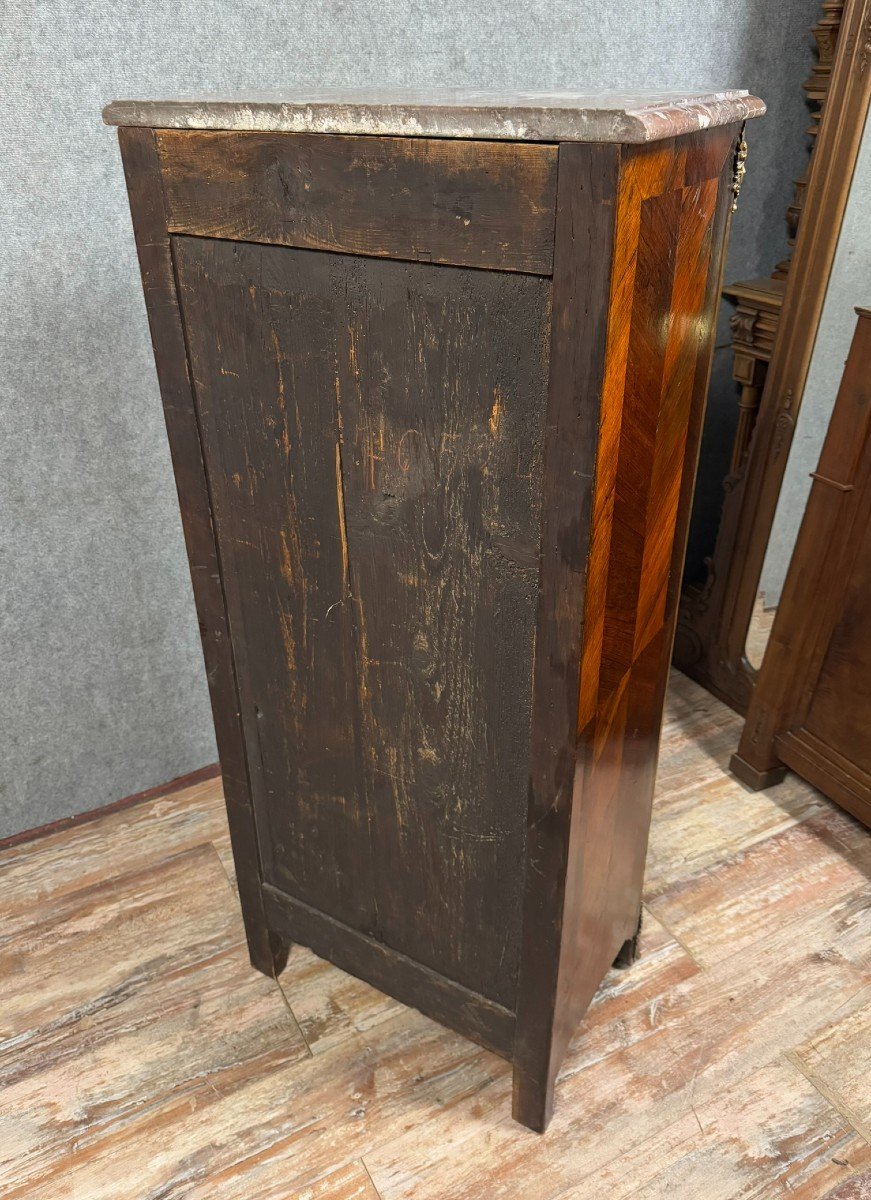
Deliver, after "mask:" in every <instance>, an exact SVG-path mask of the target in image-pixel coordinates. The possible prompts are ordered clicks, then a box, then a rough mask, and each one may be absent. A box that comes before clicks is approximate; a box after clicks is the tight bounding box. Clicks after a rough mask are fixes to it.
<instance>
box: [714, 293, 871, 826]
mask: <svg viewBox="0 0 871 1200" xmlns="http://www.w3.org/2000/svg"><path fill="white" fill-rule="evenodd" d="M857 311H858V312H859V321H858V324H857V326H856V333H855V335H854V337H853V344H852V347H851V350H850V355H849V358H848V359H847V366H846V369H845V371H844V377H843V380H842V383H841V387H840V390H839V392H838V398H837V401H836V403H835V408H834V411H833V413H832V419H831V422H830V424H829V430H828V433H827V435H826V440H825V443H824V445H823V449H822V453H821V455H820V461H819V465H818V467H817V469H816V471H815V472H814V476H813V480H814V482H813V487H812V489H811V494H810V497H809V499H808V504H807V509H806V510H805V515H804V520H803V521H802V525H801V529H800V531H799V535H798V539H797V541H796V544H795V550H794V552H793V556H792V561H791V562H790V566H789V572H788V574H787V577H786V584H785V586H784V590H783V596H782V598H781V602H780V605H779V607H778V610H777V614H776V616H775V618H774V624H773V626H772V629H771V635H770V637H769V641H768V646H767V649H766V651H765V658H764V660H763V663H762V667H761V669H760V671H759V677H758V679H757V682H756V687H755V689H754V692H753V699H752V700H751V702H750V709H749V711H748V714H747V722H746V724H745V726H744V732H743V734H742V737H741V744H740V746H739V748H738V752H737V754H735V755H733V757H732V763H731V767H732V770H733V771H734V773H735V774H736V775H737V776H738V778H739V779H741V780H742V781H743V782H744V783H746V784H748V785H749V786H751V787H753V788H754V789H758V788H762V787H767V786H768V785H769V784H772V783H777V782H779V781H780V780H781V779H782V778H783V775H784V773H785V771H786V768H787V767H792V769H793V770H794V771H796V772H797V773H798V774H799V775H803V776H804V778H805V779H808V780H810V782H811V783H812V784H814V786H815V787H818V788H819V789H820V790H821V791H823V792H825V793H826V795H828V796H831V798H832V799H833V800H836V801H837V802H838V803H839V804H841V805H842V806H843V807H844V808H846V809H847V810H848V811H849V812H851V813H853V814H854V816H857V817H859V819H860V820H862V821H864V822H865V824H866V825H869V826H871V604H869V596H871V309H859V310H857Z"/></svg>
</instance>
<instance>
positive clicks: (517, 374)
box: [174, 238, 550, 1009]
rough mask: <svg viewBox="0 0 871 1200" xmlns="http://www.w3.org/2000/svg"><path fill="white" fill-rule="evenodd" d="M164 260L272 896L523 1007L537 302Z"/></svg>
mask: <svg viewBox="0 0 871 1200" xmlns="http://www.w3.org/2000/svg"><path fill="white" fill-rule="evenodd" d="M174 246H175V253H176V259H177V263H178V274H179V283H180V289H181V299H182V307H183V311H184V314H185V319H186V322H187V325H188V329H189V344H190V354H191V363H192V367H193V372H194V377H195V380H196V391H197V401H198V406H199V410H200V415H201V426H202V434H203V444H204V447H205V451H206V460H207V462H208V464H209V475H210V480H211V486H212V498H213V504H214V510H215V522H216V528H217V536H218V543H219V547H220V551H221V557H222V561H223V562H224V564H225V571H226V576H227V580H228V582H227V593H228V605H229V615H230V627H231V633H232V636H233V641H234V645H235V646H236V647H237V659H238V672H239V689H240V697H241V704H242V717H243V722H244V723H245V725H246V733H247V737H248V739H249V744H250V745H252V746H255V747H256V754H255V755H254V756H253V760H254V761H253V763H252V787H253V792H254V801H255V806H256V809H257V814H258V825H259V828H260V831H261V838H260V840H261V846H262V854H263V866H264V872H265V878H266V880H267V881H269V882H271V883H273V884H274V885H276V886H277V887H280V888H282V889H283V890H284V891H285V892H287V893H288V894H289V895H290V896H292V897H294V898H296V899H297V900H301V901H303V902H304V903H305V904H307V905H310V906H312V907H315V908H318V909H320V910H321V911H323V912H326V913H329V914H330V915H331V916H333V917H335V918H336V919H337V920H339V921H342V922H343V923H344V924H346V925H349V926H351V927H352V928H354V929H357V930H359V931H361V932H363V933H368V934H373V935H375V936H377V937H378V938H380V939H383V940H384V941H385V942H386V943H387V945H389V946H390V947H392V948H393V949H394V950H396V951H399V952H400V953H403V954H408V955H412V956H413V957H414V958H416V959H417V960H418V961H419V962H421V963H422V964H424V965H426V966H428V967H431V968H433V969H435V970H438V971H440V972H441V973H442V974H444V975H445V976H447V977H448V978H450V979H455V980H457V981H458V982H460V983H462V984H463V985H465V986H466V987H468V988H471V989H472V990H474V991H480V992H482V993H483V994H485V995H488V996H490V998H491V999H493V1000H495V1001H497V1002H499V1003H502V1004H508V1005H510V1006H511V1007H512V1009H513V1006H514V1003H515V988H516V976H517V966H518V959H519V925H520V916H519V913H520V890H521V882H522V868H523V854H524V846H523V837H522V829H523V814H524V812H525V808H526V773H527V747H528V740H529V732H528V731H529V694H530V690H531V683H530V671H531V659H532V640H533V634H534V626H535V597H536V582H537V572H536V567H535V564H536V562H537V554H538V525H539V496H538V488H537V482H538V479H539V477H540V428H537V427H539V426H540V424H541V421H542V414H543V406H544V393H545V387H546V383H545V379H546V370H547V360H546V350H547V321H548V316H549V301H550V285H549V283H548V282H547V281H545V280H540V279H536V278H531V277H524V276H516V277H514V276H508V277H506V276H497V275H494V274H492V273H489V272H488V273H483V272H468V271H460V270H457V269H452V268H449V269H439V270H433V269H432V268H428V267H424V266H421V265H418V264H413V263H387V262H379V261H373V260H367V259H355V258H351V257H346V256H337V255H330V254H323V253H318V252H312V251H301V250H292V249H284V248H277V247H263V246H257V245H252V244H241V245H240V244H234V243H231V242H218V241H213V240H206V239H194V238H175V239H174ZM251 346H257V347H258V348H259V350H258V353H257V354H252V353H251V350H250V348H251ZM521 350H522V353H521ZM340 430H341V437H340ZM352 623H353V625H354V631H353V633H352ZM355 655H356V659H357V661H356V665H355V661H354V660H355ZM355 680H356V683H355ZM358 750H359V758H358V757H357V753H358ZM325 862H329V864H330V869H329V870H328V871H325V870H324V864H325ZM422 863H424V864H429V865H428V867H427V869H424V870H422V869H421V864H422Z"/></svg>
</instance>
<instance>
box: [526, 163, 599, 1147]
mask: <svg viewBox="0 0 871 1200" xmlns="http://www.w3.org/2000/svg"><path fill="white" fill-rule="evenodd" d="M618 165H619V152H618V150H617V149H616V148H614V147H611V146H605V147H600V146H563V147H561V149H560V170H559V188H558V196H557V221H556V234H555V274H554V282H553V293H554V294H553V317H552V333H551V352H550V377H549V383H548V400H547V415H546V424H545V441H544V459H543V481H544V483H543V496H542V535H541V566H540V575H539V597H538V615H537V623H536V640H535V660H534V667H533V701H532V735H531V736H532V741H531V752H530V753H531V757H530V783H529V806H528V813H527V834H526V864H527V865H526V888H525V895H524V908H523V955H522V965H521V976H520V985H519V992H518V1003H517V1014H518V1022H517V1035H516V1042H515V1059H514V1061H515V1085H514V1111H515V1115H516V1116H517V1117H518V1119H519V1120H521V1121H523V1122H524V1123H526V1124H538V1125H539V1126H542V1125H543V1124H546V1121H547V1116H546V1115H544V1114H543V1113H542V1112H541V1111H540V1105H541V1093H542V1092H545V1093H549V1091H550V1088H551V1086H552V1070H551V1057H552V1056H551V1049H552V1046H551V1038H552V1025H553V1017H554V1009H555V1004H556V988H557V977H558V965H559V942H560V934H561V926H562V902H563V889H564V886H565V875H566V855H567V851H568V827H569V821H570V819H571V798H572V788H573V783H574V772H575V755H576V745H577V737H576V712H577V680H578V672H579V669H580V655H581V631H582V628H583V621H584V602H585V584H584V580H585V574H586V571H587V570H588V546H589V529H590V513H591V504H592V480H593V471H594V467H595V457H596V427H597V423H598V417H599V414H598V407H597V400H598V395H599V391H600V388H601V380H602V376H603V373H604V370H605V331H606V318H607V296H608V285H609V280H610V278H611V270H612V262H611V256H610V250H611V244H612V240H613V228H614V210H615V200H616V187H617V174H618ZM576 228H579V229H584V230H585V231H586V236H584V237H578V238H576V237H575V229H576ZM615 953H616V951H615ZM536 1108H538V1109H539V1111H538V1112H536Z"/></svg>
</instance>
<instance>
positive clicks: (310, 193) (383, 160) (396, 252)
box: [157, 130, 557, 275]
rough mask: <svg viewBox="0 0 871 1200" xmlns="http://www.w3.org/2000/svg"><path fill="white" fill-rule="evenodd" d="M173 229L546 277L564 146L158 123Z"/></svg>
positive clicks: (169, 213)
mask: <svg viewBox="0 0 871 1200" xmlns="http://www.w3.org/2000/svg"><path fill="white" fill-rule="evenodd" d="M157 146H158V151H159V154H160V162H161V169H162V171H163V180H164V187H165V189H166V197H167V210H168V221H169V229H170V230H171V231H172V232H173V233H189V234H197V235H199V236H203V237H217V238H232V239H236V240H241V241H248V242H270V243H273V244H278V245H284V246H300V247H303V248H308V249H315V250H337V251H341V252H343V253H345V254H365V255H376V256H378V257H381V258H384V257H386V258H406V259H415V260H418V261H421V262H433V263H452V264H454V265H455V266H467V267H484V268H494V269H498V270H500V271H529V272H533V273H537V274H541V275H549V274H550V272H551V270H552V265H553V198H554V192H555V188H556V159H557V151H556V147H555V146H535V145H529V144H524V143H518V142H507V143H499V142H471V141H442V140H439V139H427V138H398V137H388V138H379V137H341V136H335V135H332V136H324V135H321V134H304V133H303V134H259V133H230V132H226V133H222V132H217V133H215V132H202V131H198V132H182V131H174V130H169V131H168V130H163V131H160V132H158V133H157Z"/></svg>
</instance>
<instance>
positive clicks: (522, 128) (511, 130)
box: [103, 88, 765, 143]
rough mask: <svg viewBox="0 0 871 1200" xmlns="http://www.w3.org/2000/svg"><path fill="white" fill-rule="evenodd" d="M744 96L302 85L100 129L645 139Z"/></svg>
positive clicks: (755, 105) (208, 100) (134, 115)
mask: <svg viewBox="0 0 871 1200" xmlns="http://www.w3.org/2000/svg"><path fill="white" fill-rule="evenodd" d="M764 112H765V105H764V104H763V103H762V101H761V100H759V99H757V98H756V97H755V96H751V95H750V94H749V93H748V92H746V91H721V92H701V91H700V92H505V93H500V92H477V91H468V90H466V89H462V88H460V89H452V90H445V91H439V90H393V89H354V88H314V89H312V88H306V89H301V88H299V89H294V90H291V91H282V92H275V93H256V92H255V93H251V94H250V95H246V96H240V97H222V96H211V97H209V96H203V97H200V98H192V99H174V100H115V101H113V102H112V103H111V104H109V105H107V106H106V108H105V109H104V110H103V119H104V121H105V122H106V123H107V124H108V125H147V126H151V127H152V128H155V129H234V130H259V131H274V132H281V133H346V134H376V135H381V136H402V137H443V138H487V139H490V138H495V139H499V140H507V141H528V142H622V143H631V142H654V141H658V140H659V139H661V138H669V137H676V136H678V135H679V134H684V133H693V132H695V131H697V130H700V129H710V128H712V127H713V126H715V125H729V124H732V123H733V122H735V121H744V120H747V119H749V118H750V117H759V116H761V115H762V114H763V113H764Z"/></svg>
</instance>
